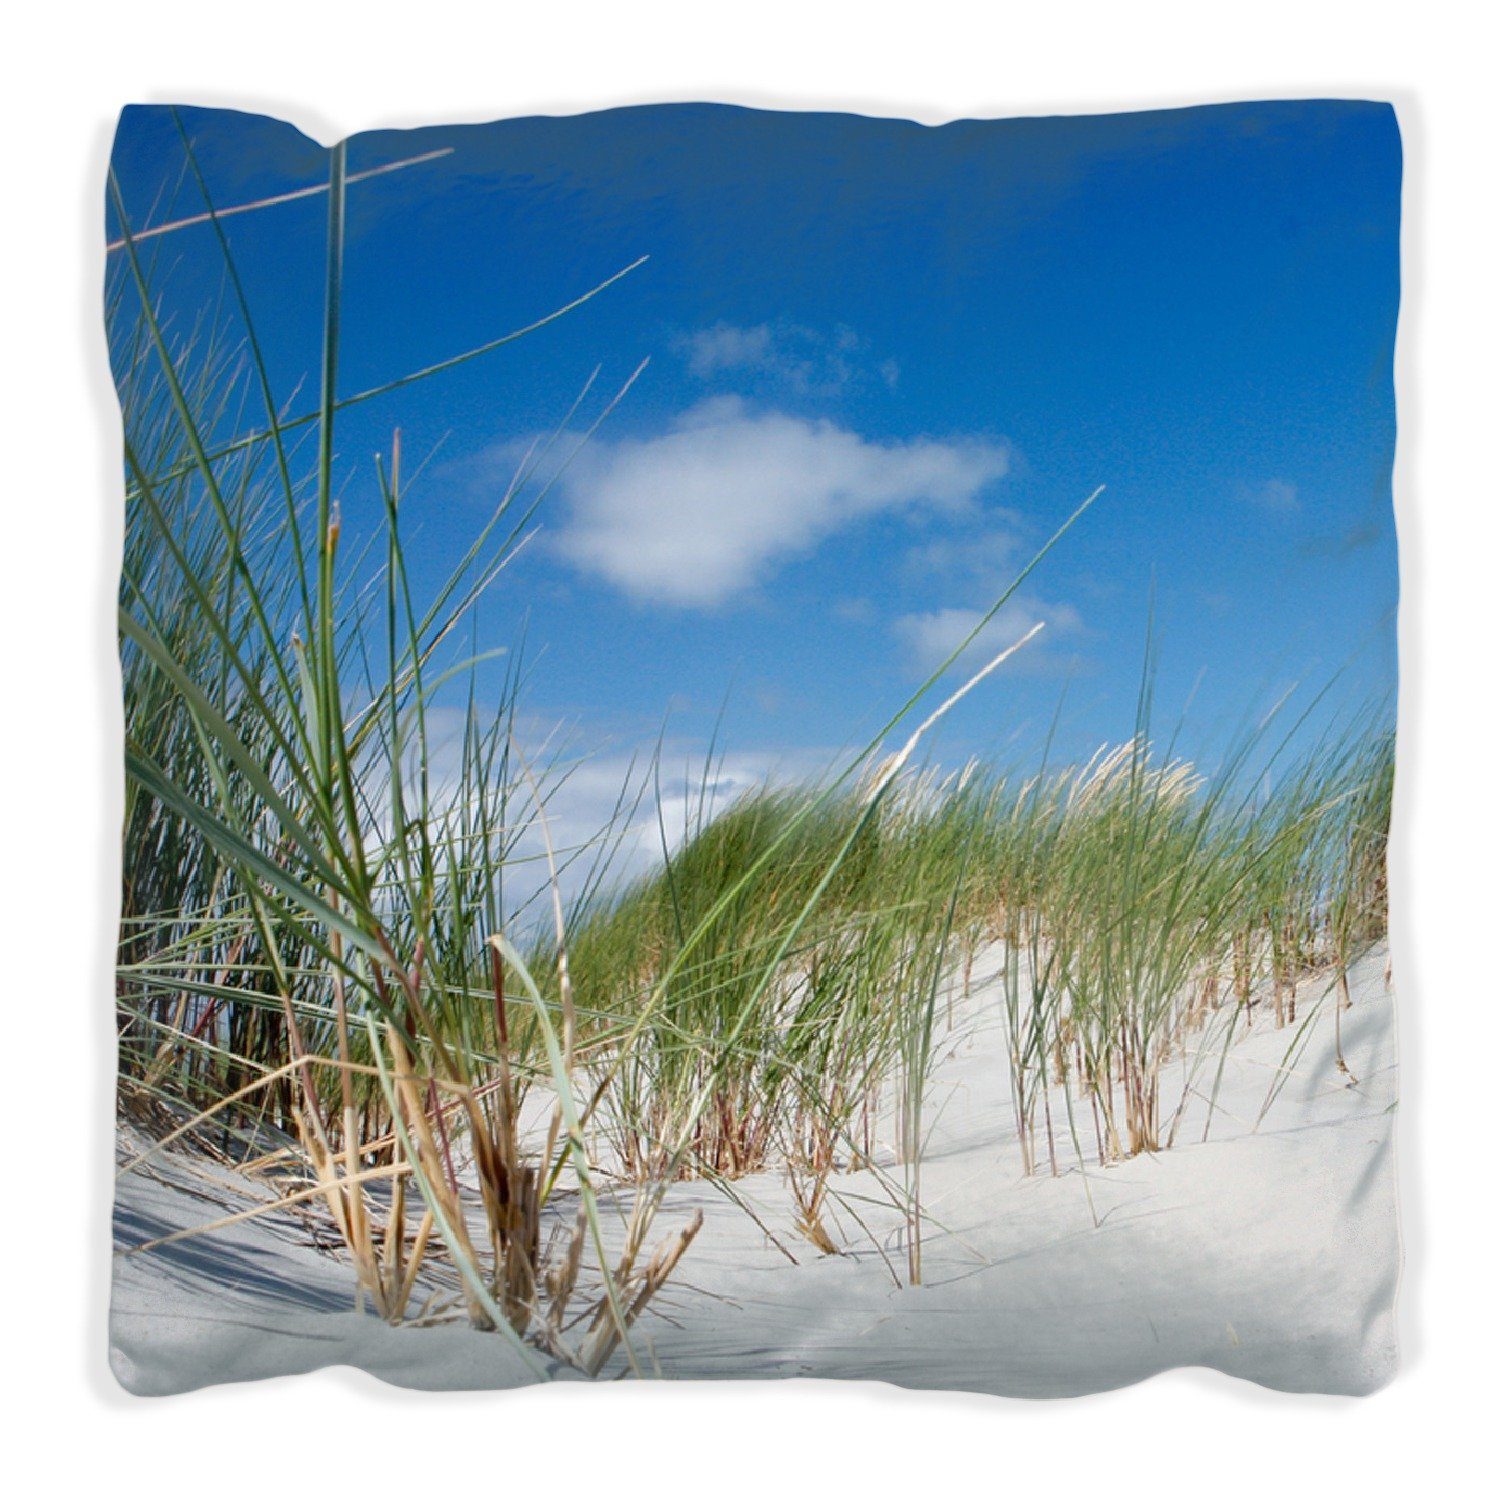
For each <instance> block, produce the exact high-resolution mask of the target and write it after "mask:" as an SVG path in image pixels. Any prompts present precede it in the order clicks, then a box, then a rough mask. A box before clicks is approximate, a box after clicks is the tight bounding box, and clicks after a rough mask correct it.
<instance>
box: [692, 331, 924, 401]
mask: <svg viewBox="0 0 1500 1500" xmlns="http://www.w3.org/2000/svg"><path fill="white" fill-rule="evenodd" d="M678 348H679V350H680V351H681V353H682V354H683V356H684V358H685V359H686V360H687V366H688V369H689V370H690V371H691V372H692V373H693V374H694V375H696V376H697V377H698V378H699V379H700V380H711V379H713V378H715V377H716V376H719V375H742V376H753V377H759V378H763V379H768V380H770V381H771V382H773V383H775V384H778V385H783V386H786V387H788V388H790V389H791V390H793V391H796V392H797V393H798V394H801V395H817V396H831V395H835V394H837V393H838V392H839V391H841V390H843V389H844V388H845V387H846V386H849V385H853V384H862V383H864V382H866V381H867V380H869V379H871V378H878V379H879V380H880V381H881V382H883V383H884V384H885V385H886V386H888V387H890V388H894V387H895V384H896V381H897V380H898V379H899V377H900V366H899V365H898V364H897V363H896V361H895V360H893V359H884V360H878V361H877V360H876V359H875V357H874V355H873V352H872V351H871V348H870V345H869V342H868V341H867V340H866V339H863V338H861V337H860V336H859V334H857V333H855V332H854V330H853V329H852V328H836V329H835V330H834V331H833V332H832V333H820V332H819V331H818V330H817V329H814V328H803V327H801V326H800V325H798V324H795V323H785V322H782V323H774V324H773V323H757V324H755V325H753V326H751V327H742V326H740V325H738V324H734V323H715V324H714V325H713V326H712V327H710V328H700V329H698V330H696V331H695V332H693V333H690V334H686V335H684V336H683V337H682V338H680V339H679V340H678Z"/></svg>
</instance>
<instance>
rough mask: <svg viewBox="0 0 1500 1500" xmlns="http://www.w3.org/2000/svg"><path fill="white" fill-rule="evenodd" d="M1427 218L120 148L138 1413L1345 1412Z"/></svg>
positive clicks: (1358, 189) (561, 158)
mask: <svg viewBox="0 0 1500 1500" xmlns="http://www.w3.org/2000/svg"><path fill="white" fill-rule="evenodd" d="M1399 191H1400V143H1399V138H1398V133H1397V127H1396V123H1395V119H1394V116H1393V113H1392V111H1391V110H1390V109H1389V108H1388V107H1386V106H1384V105H1379V104H1370V103H1359V102H1328V101H1322V102H1280V103H1263V104H1236V105H1217V106H1213V107H1208V108H1199V109H1182V110H1170V111H1162V112H1151V113H1140V114H1127V115H1113V116H1101V117H1094V118H1087V117H1079V118H1056V119H1021V120H1000V121H961V122H958V123H955V124H951V125H947V126H943V127H941V128H930V127H924V126H919V125H916V124H912V123H909V122H906V121H900V120H877V119H862V118H856V117H853V116H847V115H834V114H777V113H766V112H761V111H755V110H744V109H735V108H725V107H719V106H706V105H705V106H699V105H694V106H676V105H674V106H663V107H655V108H635V109H622V110H612V111H609V112H607V113H601V114H593V115H584V116H579V117H574V118H564V119H552V118H547V119H518V120H509V121H503V122H500V123H496V124H492V125H485V126H463V127H452V128H433V129H428V130H422V131H417V132H396V131H374V132H370V133H368V134H364V135H359V136H356V137H354V138H353V139H351V140H349V141H347V142H344V143H341V144H339V145H336V146H334V147H333V148H332V149H327V148H325V147H323V146H320V145H319V144H317V143H316V142H314V141H312V140H309V139H308V138H307V137H306V136H304V135H302V134H300V133H299V132H298V131H296V130H295V129H293V128H292V127H290V126H289V125H286V124H283V123H280V122H278V121H275V120H270V119H262V118H257V117H254V116H250V115H244V114H236V113H231V112H228V111H219V110H194V109H174V108H167V107H155V106H153V107H142V108H132V109H129V110H127V111H126V113H125V115H124V117H123V119H122V121H121V124H120V129H119V134H118V137H117V140H116V144H115V151H114V159H113V163H112V166H111V169H110V174H109V182H108V223H109V236H110V243H109V251H108V277H107V298H106V314H107V323H108V335H109V347H110V353H111V356H112V360H113V366H114V371H115V375H116V379H117V382H118V388H119V395H120V403H121V408H122V413H123V423H124V459H125V463H124V500H125V507H126V515H127V528H126V535H125V546H124V558H123V567H122V581H121V593H120V622H119V623H120V651H121V666H122V672H123V691H124V701H125V723H126V773H127V780H126V788H127V789H126V806H125V827H124V884H123V890H122V919H121V929H120V948H119V978H118V985H117V1030H118V1038H119V1114H118V1118H119V1175H118V1180H117V1203H116V1211H115V1236H116V1249H117V1254H116V1258H115V1281H114V1298H113V1312H112V1342H113V1360H114V1368H115V1371H116V1373H117V1375H118V1377H119V1379H120V1380H121V1382H122V1383H123V1384H124V1385H126V1386H127V1387H128V1388H129V1389H131V1390H133V1391H138V1392H146V1393H167V1392H174V1391H183V1390H187V1389H191V1388H193V1387H197V1386H201V1385H204V1384H207V1383H210V1382H217V1381H229V1380H244V1379H250V1378H255V1377H259V1376H266V1375H276V1374H283V1373H287V1372H292V1371H299V1370H309V1369H312V1368H315V1367H317V1366H321V1365H327V1364H331V1363H345V1364H351V1365H356V1366H359V1367H361V1368H363V1369H365V1370H368V1371H370V1372H372V1373H374V1374H376V1375H378V1376H380V1377H381V1378H382V1379H385V1380H388V1381H391V1382H394V1383H397V1384H400V1385H406V1386H422V1387H503V1386H512V1385H517V1384H521V1383H525V1382H531V1381H540V1380H551V1379H590V1378H614V1377H617V1376H627V1377H633V1376H645V1377H651V1376H668V1377H673V1378H705V1377H725V1376H734V1377H745V1376H795V1375H812V1376H828V1377H839V1378H874V1379H880V1380H886V1381H891V1382H895V1383H897V1384H901V1385H910V1386H933V1387H944V1388H950V1389H962V1390H972V1391H988V1392H996V1393H1003V1394H1010V1395H1030V1396H1038V1395H1068V1394H1076V1393H1081V1392H1087V1391H1095V1390H1100V1389H1103V1388H1107V1387H1112V1386H1117V1385H1120V1384H1122V1383H1125V1382H1128V1381H1134V1380H1139V1379H1141V1378H1142V1377H1144V1376H1147V1375H1150V1374H1152V1373H1153V1372H1156V1371H1159V1370H1162V1369H1165V1368H1168V1367H1170V1366H1174V1365H1184V1364H1199V1365H1209V1366H1213V1367H1215V1368H1217V1369H1220V1370H1223V1371H1225V1372H1227V1373H1229V1374H1233V1375H1239V1376H1243V1377H1245V1378H1247V1379H1250V1380H1254V1381H1259V1382H1262V1383H1263V1384H1266V1385H1271V1386H1277V1387H1281V1388H1284V1389H1288V1390H1302V1391H1331V1392H1349V1393H1355V1392H1366V1391H1369V1390H1372V1389H1374V1388H1375V1387H1377V1386H1378V1385H1380V1384H1381V1383H1382V1382H1384V1381H1385V1380H1386V1379H1387V1378H1388V1377H1389V1376H1390V1374H1391V1371H1392V1367H1393V1361H1394V1357H1395V1356H1394V1335H1393V1316H1392V1299H1393V1295H1394V1289H1395V1282H1396V1274H1397V1266H1398V1244H1397V1224H1396V1213H1395V1206H1394V1190H1393V1180H1392V1165H1391V1146H1392V1133H1393V1129H1394V1112H1395V1107H1396V1098H1397V1089H1396V1073H1395V1062H1394V1048H1393V1021H1392V995H1391V983H1390V966H1389V960H1388V957H1387V948H1386V873H1385V858H1386V835H1387V827H1388V821H1389V810H1390V803H1391V787H1392V774H1393V725H1394V689H1395V669H1394V620H1393V616H1394V610H1395V604H1396V556H1395V540H1394V532H1393V525H1392V515H1391V495H1390V474H1391V465H1392V453H1393V444H1394V437H1395V423H1394V410H1393V393H1392V348H1393V341H1394V335H1395V325H1396V310H1397V292H1398V279H1397V278H1398V217H1399Z"/></svg>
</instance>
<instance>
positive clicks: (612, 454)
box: [554, 397, 1008, 607]
mask: <svg viewBox="0 0 1500 1500" xmlns="http://www.w3.org/2000/svg"><path fill="white" fill-rule="evenodd" d="M1007 467H1008V458H1007V453H1006V449H1005V447H1004V446H1003V445H1002V444H999V443H995V442H991V441H987V440H981V439H962V440H958V441H938V440H936V439H931V438H915V439H911V440H909V441H905V442H879V441H876V440H873V439H869V438H865V437H862V436H861V435H860V434H858V433H856V432H852V431H850V430H849V429H847V428H844V427H840V426H838V425H836V424H835V423H833V422H830V421H826V420H807V419H804V418H801V417H794V416H790V415H788V414H786V413H784V412H779V411H755V410H752V409H751V408H750V407H748V406H747V405H746V404H745V403H744V402H742V401H740V400H739V399H737V398H735V397H719V398H716V399H713V400H709V401H705V402H703V403H701V404H700V405H698V406H696V407H694V408H693V409H692V410H691V411H689V412H687V413H685V414H684V415H683V416H681V417H679V418H678V419H677V420H676V421H675V422H674V423H673V424H672V426H671V427H670V428H669V429H668V430H667V431H666V432H665V433H663V434H661V435H660V436H657V437H652V438H632V439H625V440H622V441H617V442H595V443H593V444H591V445H590V446H589V448H587V449H586V450H585V451H584V452H583V453H582V454H580V455H579V458H578V459H577V461H576V462H575V463H574V464H573V466H572V467H571V468H570V469H569V470H568V471H567V472H566V473H565V475H564V476H563V480H562V485H563V492H564V496H565V500H566V508H567V519H566V521H565V523H564V525H563V528H562V531H561V534H560V535H559V536H558V537H557V538H556V540H555V543H554V545H555V547H556V549H557V550H558V551H559V552H560V553H561V554H562V555H563V556H564V557H566V558H567V559H568V560H569V561H570V562H572V563H573V564H574V566H576V567H578V568H580V569H582V570H584V571H585V572H589V573H593V574H595V575H597V576H599V577H602V578H606V579H608V580H609V581H610V582H611V583H613V584H615V585H617V586H618V587H619V588H621V589H623V590H625V592H627V593H628V594H630V595H632V596H633V597H635V598H637V599H642V600H648V601H652V602H657V603H669V604H676V605H684V606H699V607H702V606H707V605H714V604H719V603H721V602H723V601H724V600H726V599H729V598H732V597H733V596H735V595H737V594H742V593H744V592H745V591H746V590H748V589H750V588H752V587H754V586H755V585H756V584H757V583H759V582H761V581H762V580H763V579H764V578H766V577H767V576H768V575H769V574H770V572H771V570H772V569H773V567H774V566H775V565H776V564H777V563H780V562H783V561H785V560H787V559H789V558H792V557H796V556H802V555H806V554H807V553H809V552H811V551H812V550H813V549H814V548H815V547H816V546H817V545H818V544H819V543H820V542H822V541H823V540H824V539H825V538H827V537H828V536H830V535H832V534H833V533H834V532H836V531H838V530H840V529H842V528H844V527H848V526H851V525H854V524H856V523H858V522H859V521H862V520H865V519H867V518H869V517H871V516H875V515H878V514H881V513H890V512H917V511H921V510H923V509H929V510H933V509H935V510H946V511H955V510H962V509H963V508H965V507H967V506H969V505H971V504H972V503H973V502H974V500H975V499H976V498H977V497H978V495H979V494H980V492H981V491H982V490H983V489H984V487H985V486H986V485H988V484H991V483H993V482H994V481H995V480H997V479H999V478H1000V477H1001V476H1002V475H1003V474H1004V473H1005V472H1006V469H1007Z"/></svg>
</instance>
